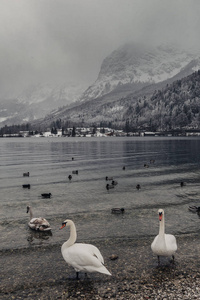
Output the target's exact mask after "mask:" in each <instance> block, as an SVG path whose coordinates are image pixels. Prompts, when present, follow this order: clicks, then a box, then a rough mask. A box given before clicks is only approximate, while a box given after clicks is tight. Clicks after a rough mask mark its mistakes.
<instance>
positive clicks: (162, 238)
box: [151, 209, 177, 263]
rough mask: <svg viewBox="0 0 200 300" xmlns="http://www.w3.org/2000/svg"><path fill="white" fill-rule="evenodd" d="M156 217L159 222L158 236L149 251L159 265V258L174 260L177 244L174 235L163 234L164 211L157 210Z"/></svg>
mask: <svg viewBox="0 0 200 300" xmlns="http://www.w3.org/2000/svg"><path fill="white" fill-rule="evenodd" d="M158 215H159V222H160V228H159V234H158V235H157V236H156V237H155V238H154V241H153V243H152V244H151V249H152V251H153V253H154V254H156V255H157V256H158V263H160V256H172V258H173V260H174V253H175V252H176V250H177V243H176V238H175V236H174V235H172V234H166V233H165V219H164V210H163V209H159V210H158Z"/></svg>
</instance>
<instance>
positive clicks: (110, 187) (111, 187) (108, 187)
mask: <svg viewBox="0 0 200 300" xmlns="http://www.w3.org/2000/svg"><path fill="white" fill-rule="evenodd" d="M114 187H115V186H114V185H112V184H109V183H107V184H106V189H107V190H108V191H109V190H110V189H114Z"/></svg>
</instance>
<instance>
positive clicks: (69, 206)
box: [0, 137, 200, 250]
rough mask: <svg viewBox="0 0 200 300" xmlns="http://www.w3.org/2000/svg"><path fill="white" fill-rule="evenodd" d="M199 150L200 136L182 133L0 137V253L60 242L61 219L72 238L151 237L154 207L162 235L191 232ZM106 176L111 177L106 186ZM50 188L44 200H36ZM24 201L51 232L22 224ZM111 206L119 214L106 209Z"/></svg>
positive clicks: (197, 201)
mask: <svg viewBox="0 0 200 300" xmlns="http://www.w3.org/2000/svg"><path fill="white" fill-rule="evenodd" d="M199 149H200V139H199V138H188V137H187V138H173V137H172V138H170V137H169V138H167V137H163V138H161V137H134V138H132V137H131V138H115V137H111V138H10V139H9V138H8V139H6V138H2V139H0V169H1V173H0V191H1V193H0V236H1V244H0V250H2V249H15V248H26V247H33V246H35V245H46V244H61V243H63V241H65V240H66V239H67V237H68V236H69V230H65V229H63V230H59V227H60V226H61V223H62V222H63V221H64V220H65V219H72V220H74V222H75V224H76V227H77V233H78V241H84V242H87V241H90V240H95V239H109V238H117V237H123V238H124V239H126V238H133V239H139V238H143V237H151V236H152V239H153V237H154V236H155V235H156V234H157V233H158V226H159V222H158V216H157V210H158V209H159V208H164V210H165V220H166V232H167V233H172V234H175V235H176V236H178V235H185V234H190V235H192V234H194V235H195V234H197V233H198V232H199V225H200V218H199V217H198V215H197V214H194V213H191V212H190V211H188V206H189V205H197V206H200V154H199ZM72 157H73V158H74V160H72ZM151 159H153V160H155V162H154V163H150V160H151ZM144 164H148V165H149V167H148V168H145V167H144ZM123 166H125V170H123ZM73 170H78V175H76V174H72V171H73ZM27 171H29V172H30V177H23V173H24V172H27ZM69 174H72V180H71V181H69V179H68V175H69ZM106 176H113V177H114V179H115V180H117V182H118V185H117V186H115V188H114V189H112V190H109V191H107V189H106V184H107V182H106V180H105V177H106ZM181 181H184V182H185V183H186V186H184V187H181V186H180V182H181ZM23 184H30V185H31V188H30V189H23V188H22V185H23ZM137 184H140V185H141V189H140V190H137V189H136V185H137ZM49 192H50V193H51V194H52V197H51V198H50V199H42V198H41V194H42V193H49ZM27 205H31V206H32V209H33V213H34V216H35V217H39V216H41V217H44V218H46V219H47V220H48V221H49V222H50V224H51V227H52V235H48V234H39V233H38V232H34V231H32V230H30V229H29V228H28V225H27V222H28V220H29V215H28V214H27V213H26V207H27ZM113 207H120V208H121V207H123V208H124V209H125V213H124V214H123V215H122V214H120V215H115V214H111V209H112V208H113Z"/></svg>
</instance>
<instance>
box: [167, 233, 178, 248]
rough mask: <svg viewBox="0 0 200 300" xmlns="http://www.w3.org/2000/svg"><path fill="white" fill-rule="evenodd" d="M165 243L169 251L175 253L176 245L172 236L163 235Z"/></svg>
mask: <svg viewBox="0 0 200 300" xmlns="http://www.w3.org/2000/svg"><path fill="white" fill-rule="evenodd" d="M165 241H166V246H167V248H168V249H170V250H171V251H174V252H175V251H176V250H177V243H176V238H175V236H174V235H172V234H165Z"/></svg>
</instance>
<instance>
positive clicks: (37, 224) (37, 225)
mask: <svg viewBox="0 0 200 300" xmlns="http://www.w3.org/2000/svg"><path fill="white" fill-rule="evenodd" d="M28 212H30V221H29V222H28V226H29V227H30V228H31V229H34V230H39V231H50V230H51V228H50V224H49V222H48V221H47V220H46V219H44V218H41V217H39V218H33V212H32V208H31V206H27V213H28Z"/></svg>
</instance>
